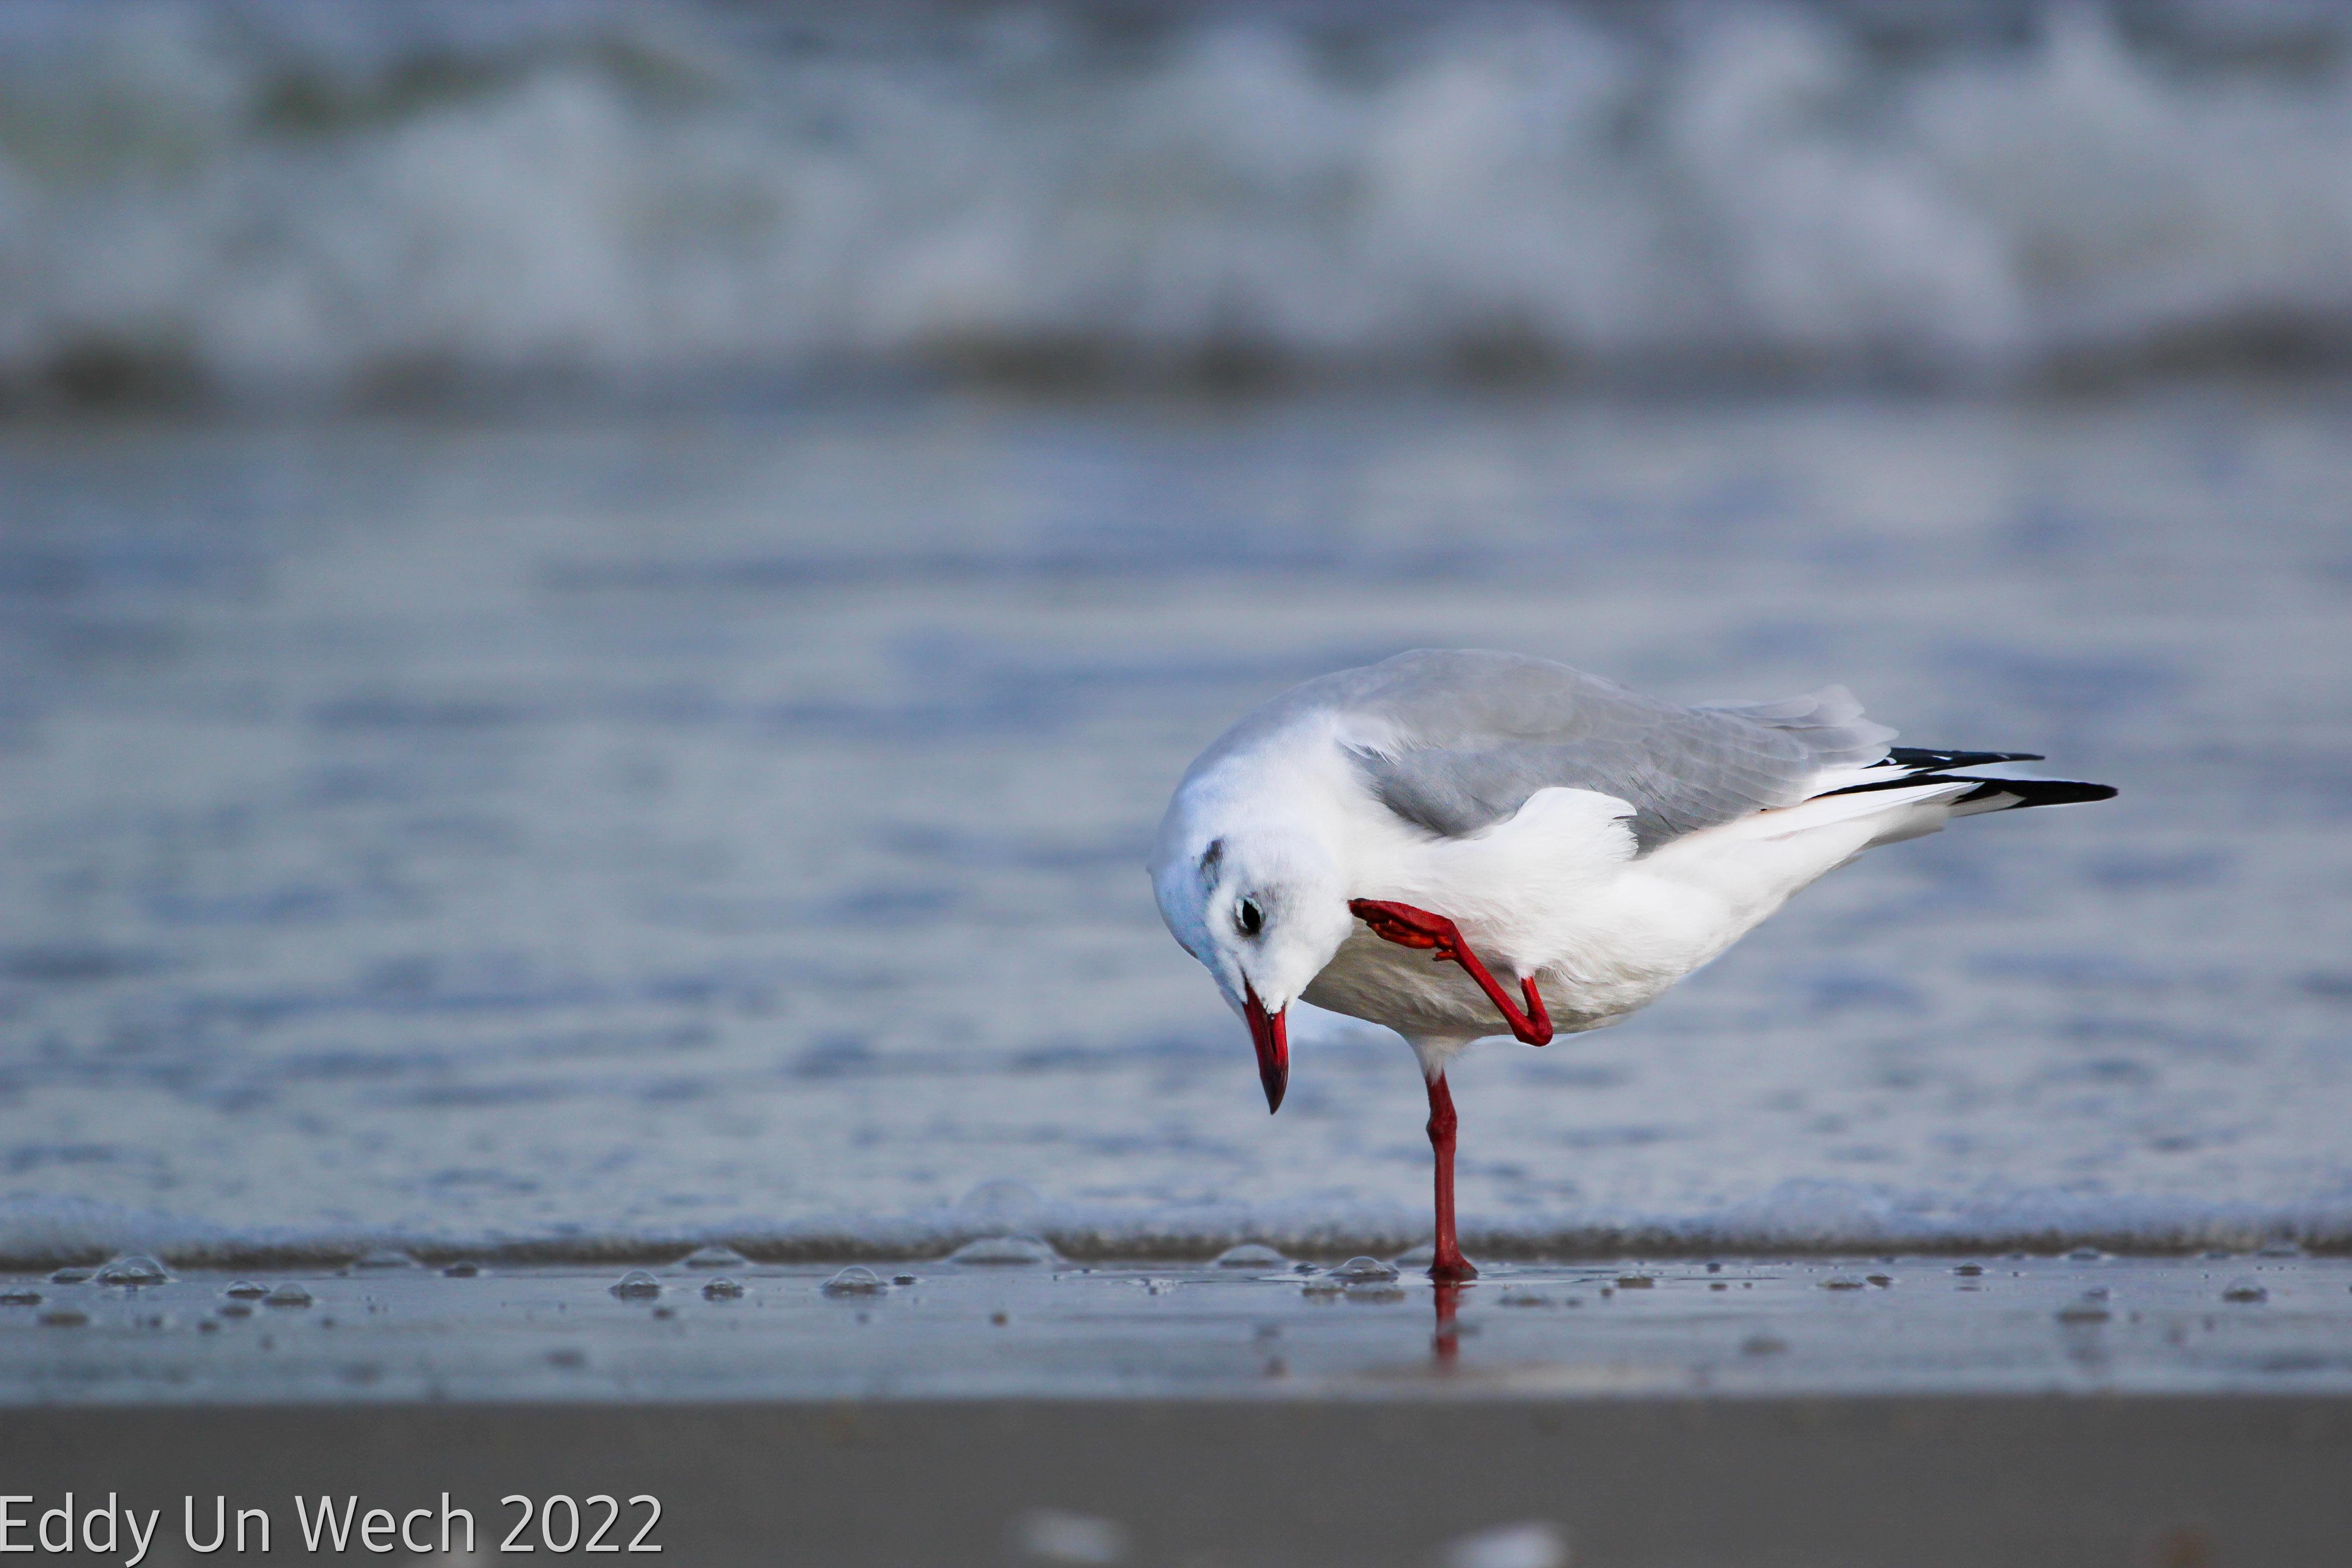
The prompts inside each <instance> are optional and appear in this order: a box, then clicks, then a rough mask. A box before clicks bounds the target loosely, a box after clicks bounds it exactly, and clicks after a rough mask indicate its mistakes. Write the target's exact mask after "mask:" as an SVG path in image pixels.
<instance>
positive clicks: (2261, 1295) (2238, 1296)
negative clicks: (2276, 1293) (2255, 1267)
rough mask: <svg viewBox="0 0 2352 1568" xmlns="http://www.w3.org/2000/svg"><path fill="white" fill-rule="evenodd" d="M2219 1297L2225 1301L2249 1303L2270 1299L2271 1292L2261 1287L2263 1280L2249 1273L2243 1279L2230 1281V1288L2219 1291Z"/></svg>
mask: <svg viewBox="0 0 2352 1568" xmlns="http://www.w3.org/2000/svg"><path fill="white" fill-rule="evenodd" d="M2221 1299H2222V1300H2223V1301H2245V1302H2250V1303H2251V1302H2254V1301H2269V1300H2270V1299H2271V1293H2270V1291H2267V1290H2264V1289H2263V1282H2262V1281H2260V1280H2257V1279H2254V1278H2253V1277H2252V1276H2251V1275H2249V1276H2247V1277H2245V1278H2243V1279H2238V1280H2232V1281H2230V1288H2229V1289H2228V1290H2226V1291H2222V1292H2221Z"/></svg>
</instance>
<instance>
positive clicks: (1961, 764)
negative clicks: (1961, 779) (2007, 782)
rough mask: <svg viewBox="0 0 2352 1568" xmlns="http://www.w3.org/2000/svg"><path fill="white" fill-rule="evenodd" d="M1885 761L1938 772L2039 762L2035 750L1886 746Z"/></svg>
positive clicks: (1902, 766)
mask: <svg viewBox="0 0 2352 1568" xmlns="http://www.w3.org/2000/svg"><path fill="white" fill-rule="evenodd" d="M1886 760H1887V761H1889V762H1892V763H1893V764H1895V766H1896V767H1897V768H1913V769H1916V771H1918V772H1921V773H1940V772H1942V771H1943V770H1944V769H1945V768H1990V767H1991V766H1992V765H1993V764H1994V763H1996V762H2041V761H2044V760H2046V758H2043V757H2042V753H2040V752H2038V751H1938V750H1937V749H1935V748H1934V747H1925V746H1895V747H1888V748H1887V752H1886Z"/></svg>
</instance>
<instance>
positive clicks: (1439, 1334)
mask: <svg viewBox="0 0 2352 1568" xmlns="http://www.w3.org/2000/svg"><path fill="white" fill-rule="evenodd" d="M1462 1291H1463V1287H1462V1286H1461V1285H1459V1284H1456V1283H1454V1282H1453V1281H1445V1280H1440V1281H1436V1282H1435V1284H1434V1286H1433V1293H1434V1294H1435V1296H1436V1298H1437V1330H1436V1332H1435V1333H1433V1334H1431V1335H1430V1336H1429V1359H1430V1363H1431V1364H1432V1365H1433V1366H1435V1367H1436V1368H1437V1369H1438V1370H1439V1371H1441V1372H1447V1371H1451V1370H1452V1369H1453V1366H1454V1360H1455V1358H1457V1357H1458V1356H1460V1355H1461V1354H1462V1329H1461V1325H1460V1324H1458V1323H1456V1322H1454V1314H1455V1313H1456V1312H1459V1311H1460V1310H1461V1307H1462Z"/></svg>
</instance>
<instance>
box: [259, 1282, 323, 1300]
mask: <svg viewBox="0 0 2352 1568" xmlns="http://www.w3.org/2000/svg"><path fill="white" fill-rule="evenodd" d="M310 1300H311V1298H310V1291H306V1290H304V1289H303V1288H302V1287H301V1286H299V1285H298V1284H295V1283H294V1282H293V1281H290V1280H289V1281H287V1282H286V1283H285V1284H283V1285H280V1286H278V1289H276V1290H274V1291H270V1292H269V1294H268V1295H267V1296H264V1297H263V1298H261V1304H262V1305H264V1306H267V1307H307V1306H309V1305H310Z"/></svg>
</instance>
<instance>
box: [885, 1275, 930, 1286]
mask: <svg viewBox="0 0 2352 1568" xmlns="http://www.w3.org/2000/svg"><path fill="white" fill-rule="evenodd" d="M890 1282H891V1283H892V1284H894V1285H919V1284H920V1283H922V1281H921V1280H920V1278H919V1277H918V1276H916V1275H913V1274H893V1275H891V1276H890Z"/></svg>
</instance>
